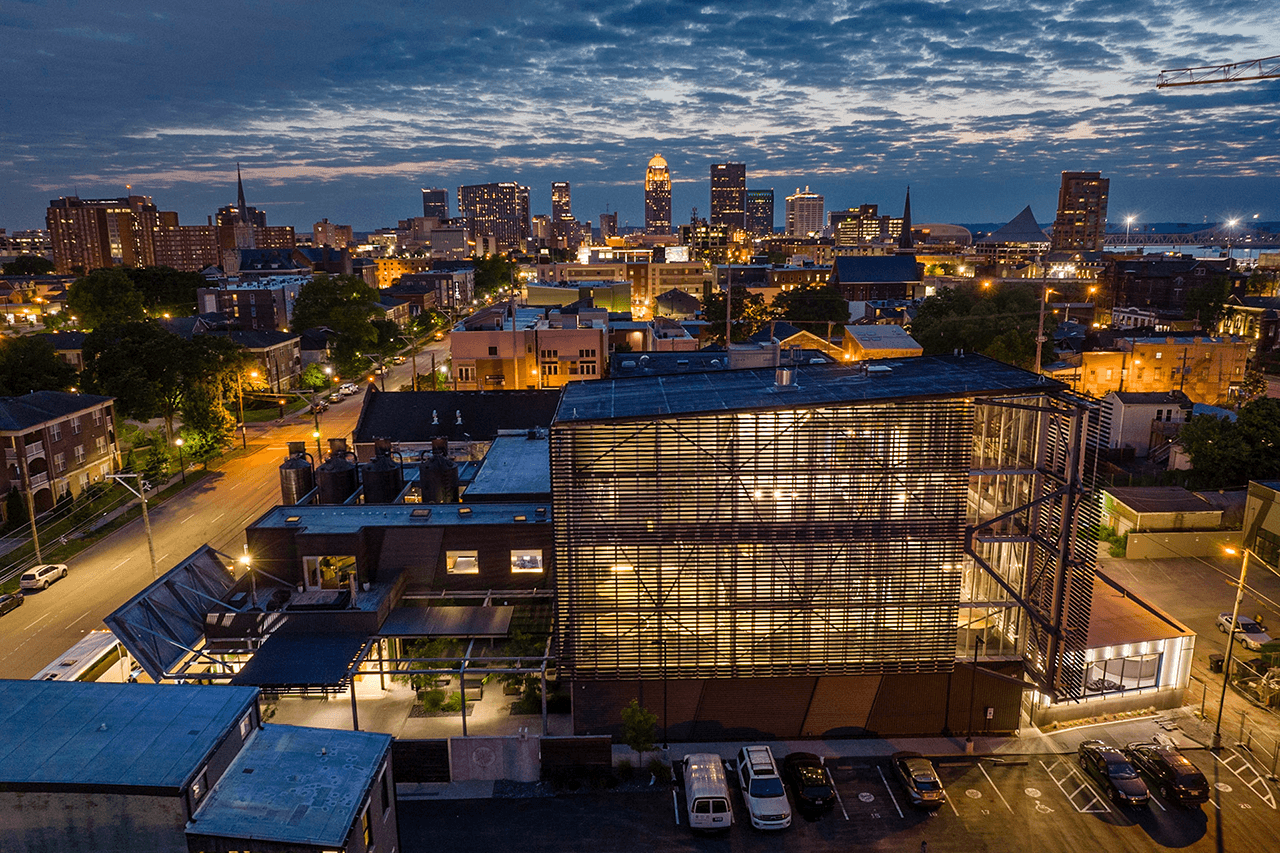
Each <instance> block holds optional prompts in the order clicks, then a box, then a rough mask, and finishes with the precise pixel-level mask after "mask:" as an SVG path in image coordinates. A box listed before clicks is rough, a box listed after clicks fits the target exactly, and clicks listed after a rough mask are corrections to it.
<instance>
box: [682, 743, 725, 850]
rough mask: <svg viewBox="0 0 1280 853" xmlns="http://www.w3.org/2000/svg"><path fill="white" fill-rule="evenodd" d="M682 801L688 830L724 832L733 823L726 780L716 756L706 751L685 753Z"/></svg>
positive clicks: (722, 766)
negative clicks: (686, 816) (687, 819)
mask: <svg viewBox="0 0 1280 853" xmlns="http://www.w3.org/2000/svg"><path fill="white" fill-rule="evenodd" d="M684 802H685V812H686V814H687V815H688V818H689V828H690V829H693V830H696V831H701V832H714V831H716V830H725V831H728V829H729V827H730V826H732V825H733V805H732V804H731V803H730V801H729V781H728V779H726V778H725V775H724V764H723V763H721V761H720V756H718V755H713V754H711V753H709V752H698V753H694V754H693V755H688V756H685V759H684Z"/></svg>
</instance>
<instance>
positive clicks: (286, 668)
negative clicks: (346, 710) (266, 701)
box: [231, 631, 369, 688]
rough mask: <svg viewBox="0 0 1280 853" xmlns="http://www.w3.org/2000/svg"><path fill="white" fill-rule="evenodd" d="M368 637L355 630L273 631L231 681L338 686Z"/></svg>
mask: <svg viewBox="0 0 1280 853" xmlns="http://www.w3.org/2000/svg"><path fill="white" fill-rule="evenodd" d="M368 641H369V635H368V634H364V633H359V632H337V631H333V632H327V633H323V634H321V633H312V632H305V633H304V632H298V633H285V632H283V631H277V632H276V633H274V634H272V635H271V636H270V637H267V640H266V642H264V643H263V644H262V645H261V646H259V647H258V650H257V651H256V652H254V653H253V657H252V658H250V659H249V662H248V663H246V664H245V665H244V667H243V668H242V669H241V670H240V671H239V672H237V673H236V674H235V677H234V678H232V679H231V683H232V684H248V685H252V686H254V687H267V688H272V687H285V688H287V687H338V686H341V685H342V684H343V683H344V682H345V681H346V679H347V673H348V672H349V671H350V669H351V664H352V663H354V662H355V659H356V657H357V656H358V655H359V654H360V651H361V650H362V649H363V648H364V645H365V643H367V642H368Z"/></svg>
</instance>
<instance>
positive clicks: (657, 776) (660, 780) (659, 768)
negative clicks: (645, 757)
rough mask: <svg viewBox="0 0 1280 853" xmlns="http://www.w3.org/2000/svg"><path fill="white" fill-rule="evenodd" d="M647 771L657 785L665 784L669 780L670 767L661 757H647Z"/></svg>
mask: <svg viewBox="0 0 1280 853" xmlns="http://www.w3.org/2000/svg"><path fill="white" fill-rule="evenodd" d="M649 773H650V775H652V776H653V779H654V781H655V782H656V783H657V784H659V785H666V784H668V783H670V782H671V768H670V767H668V766H667V765H665V764H663V763H662V759H661V758H658V757H657V756H654V757H653V758H651V759H649Z"/></svg>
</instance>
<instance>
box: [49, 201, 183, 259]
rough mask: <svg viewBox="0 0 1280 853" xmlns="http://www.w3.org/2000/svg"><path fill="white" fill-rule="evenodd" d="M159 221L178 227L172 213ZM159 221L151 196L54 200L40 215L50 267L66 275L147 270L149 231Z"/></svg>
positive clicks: (151, 251) (151, 246)
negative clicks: (48, 244)
mask: <svg viewBox="0 0 1280 853" xmlns="http://www.w3.org/2000/svg"><path fill="white" fill-rule="evenodd" d="M163 216H165V223H166V224H172V225H175V226H176V225H177V224H178V215H177V214H176V213H169V214H164V215H163ZM161 217H162V214H161V212H160V211H159V210H157V209H156V206H155V204H154V203H153V202H152V201H151V198H150V196H141V195H130V196H126V197H124V198H103V199H91V198H86V199H82V198H79V197H77V196H64V197H62V198H55V199H53V200H51V201H50V202H49V208H48V210H47V211H45V224H46V225H47V227H48V229H49V239H50V242H51V243H52V244H53V264H54V267H55V268H56V271H57V272H58V273H60V274H63V275H65V274H67V273H70V272H72V271H73V270H74V269H76V268H79V269H81V270H84V271H85V272H87V271H89V270H94V269H99V268H101V267H112V266H125V267H145V266H152V265H154V263H155V248H154V244H153V242H152V232H154V231H155V230H156V228H157V227H158V226H159V225H160V224H161Z"/></svg>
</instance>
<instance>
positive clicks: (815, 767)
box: [782, 752, 836, 815]
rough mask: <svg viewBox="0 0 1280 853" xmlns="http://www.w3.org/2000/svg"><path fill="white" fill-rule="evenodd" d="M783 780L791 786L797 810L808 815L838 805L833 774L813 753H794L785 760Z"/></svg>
mask: <svg viewBox="0 0 1280 853" xmlns="http://www.w3.org/2000/svg"><path fill="white" fill-rule="evenodd" d="M782 778H783V779H785V780H786V782H787V784H788V785H790V786H791V793H792V795H794V797H795V801H796V808H798V809H800V811H801V812H803V813H805V814H807V815H812V814H817V813H820V812H824V811H826V810H827V809H829V808H831V807H832V806H834V805H835V803H836V789H835V785H833V784H831V774H830V773H828V772H827V768H826V766H825V765H823V763H822V760H821V759H820V758H818V756H816V755H814V754H813V753H812V752H793V753H791V754H790V755H788V756H787V757H786V758H785V759H783V761H782Z"/></svg>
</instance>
